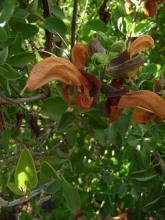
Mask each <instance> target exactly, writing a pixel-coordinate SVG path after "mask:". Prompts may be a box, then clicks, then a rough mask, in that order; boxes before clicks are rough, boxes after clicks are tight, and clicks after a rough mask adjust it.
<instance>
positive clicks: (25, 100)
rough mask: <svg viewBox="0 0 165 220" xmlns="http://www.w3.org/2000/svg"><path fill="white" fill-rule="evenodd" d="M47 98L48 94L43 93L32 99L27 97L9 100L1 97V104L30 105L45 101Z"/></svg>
mask: <svg viewBox="0 0 165 220" xmlns="http://www.w3.org/2000/svg"><path fill="white" fill-rule="evenodd" d="M46 97H47V94H45V93H41V94H38V95H35V96H31V97H25V98H16V99H12V98H8V97H5V96H4V97H0V104H21V103H30V102H34V101H37V100H41V99H45V98H46Z"/></svg>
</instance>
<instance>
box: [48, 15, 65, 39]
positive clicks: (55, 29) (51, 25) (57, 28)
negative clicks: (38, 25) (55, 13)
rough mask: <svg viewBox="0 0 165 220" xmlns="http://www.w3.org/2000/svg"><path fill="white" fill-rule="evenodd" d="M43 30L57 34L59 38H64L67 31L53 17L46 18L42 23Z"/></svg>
mask: <svg viewBox="0 0 165 220" xmlns="http://www.w3.org/2000/svg"><path fill="white" fill-rule="evenodd" d="M44 28H46V29H47V30H48V31H50V32H51V33H54V34H56V33H58V34H59V35H60V36H61V37H64V36H65V34H66V31H67V29H66V25H65V24H64V22H63V21H62V20H60V19H58V18H55V17H49V18H46V19H45V22H44Z"/></svg>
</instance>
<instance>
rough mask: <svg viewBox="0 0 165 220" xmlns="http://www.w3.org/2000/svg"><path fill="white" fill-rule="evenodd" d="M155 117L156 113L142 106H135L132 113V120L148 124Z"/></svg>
mask: <svg viewBox="0 0 165 220" xmlns="http://www.w3.org/2000/svg"><path fill="white" fill-rule="evenodd" d="M153 117H154V114H153V113H151V112H148V111H145V110H143V109H141V108H135V109H134V111H133V114H132V117H131V118H132V120H133V121H134V122H135V123H137V124H146V123H148V122H149V121H150V119H151V118H153Z"/></svg>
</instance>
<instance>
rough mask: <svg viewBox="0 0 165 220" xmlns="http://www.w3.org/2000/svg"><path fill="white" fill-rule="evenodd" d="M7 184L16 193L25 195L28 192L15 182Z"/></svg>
mask: <svg viewBox="0 0 165 220" xmlns="http://www.w3.org/2000/svg"><path fill="white" fill-rule="evenodd" d="M7 186H8V188H9V189H10V190H11V191H12V192H13V193H14V194H16V195H18V196H24V195H25V194H26V192H25V191H22V190H21V189H19V188H18V186H17V185H16V184H15V183H8V184H7Z"/></svg>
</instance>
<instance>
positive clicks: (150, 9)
mask: <svg viewBox="0 0 165 220" xmlns="http://www.w3.org/2000/svg"><path fill="white" fill-rule="evenodd" d="M143 13H144V16H145V17H146V18H153V17H155V16H156V14H157V0H145V1H144V8H143Z"/></svg>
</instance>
